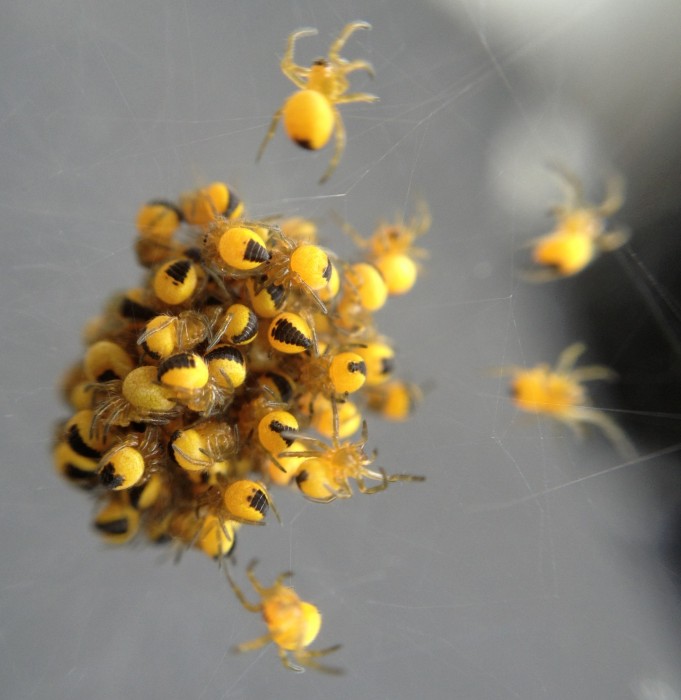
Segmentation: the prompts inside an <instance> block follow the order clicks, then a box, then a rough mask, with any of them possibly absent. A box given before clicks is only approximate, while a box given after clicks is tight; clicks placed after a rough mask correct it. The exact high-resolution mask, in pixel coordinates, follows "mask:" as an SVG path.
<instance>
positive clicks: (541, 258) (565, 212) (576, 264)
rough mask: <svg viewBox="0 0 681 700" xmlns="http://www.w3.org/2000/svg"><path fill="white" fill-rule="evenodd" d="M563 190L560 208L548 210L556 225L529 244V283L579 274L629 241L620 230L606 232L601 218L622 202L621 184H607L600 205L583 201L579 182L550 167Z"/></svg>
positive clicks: (526, 274) (615, 180) (618, 179)
mask: <svg viewBox="0 0 681 700" xmlns="http://www.w3.org/2000/svg"><path fill="white" fill-rule="evenodd" d="M551 167H552V168H553V169H554V170H555V171H556V172H557V173H558V175H559V176H560V177H561V179H562V180H563V182H564V184H565V185H566V187H567V191H568V196H567V199H566V201H565V203H564V204H558V205H556V206H554V207H552V209H551V210H550V213H551V214H552V215H553V217H554V218H555V221H556V225H555V228H554V229H553V231H551V232H550V233H548V234H546V235H545V236H541V237H539V238H535V239H533V240H531V241H529V242H528V243H527V244H526V246H525V247H531V248H532V261H533V262H534V263H535V264H536V265H538V266H539V269H537V270H531V271H527V272H524V273H523V277H525V278H526V279H527V280H529V281H531V282H548V281H550V280H555V279H559V278H561V277H570V276H572V275H576V274H577V273H578V272H581V271H582V270H583V269H584V268H585V267H587V266H588V265H589V264H590V263H591V262H593V260H594V259H595V258H596V257H597V256H598V255H599V254H600V253H604V252H608V251H613V250H617V249H618V248H620V247H621V246H623V245H624V244H625V243H626V242H627V240H629V233H628V232H627V231H625V230H624V229H613V230H607V229H606V227H605V218H606V217H608V216H610V215H611V214H614V213H615V212H616V211H618V210H619V209H620V208H621V207H622V204H623V202H624V181H623V180H622V178H621V177H619V176H613V177H611V178H610V180H609V181H608V183H607V191H606V196H605V199H604V200H603V201H602V202H601V203H600V204H596V205H593V204H590V203H588V202H586V201H585V200H584V196H583V188H582V183H581V182H580V180H579V178H578V177H577V176H576V175H575V174H574V173H571V172H570V171H568V170H565V169H563V168H561V167H559V166H555V165H554V166H551Z"/></svg>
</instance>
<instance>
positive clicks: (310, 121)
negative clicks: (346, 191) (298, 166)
mask: <svg viewBox="0 0 681 700" xmlns="http://www.w3.org/2000/svg"><path fill="white" fill-rule="evenodd" d="M358 29H371V25H370V24H369V23H368V22H351V23H350V24H348V25H346V26H345V27H344V29H343V31H342V32H341V33H340V34H339V35H338V38H337V39H336V40H335V41H334V42H333V43H332V44H331V46H330V47H329V53H328V55H327V57H326V58H318V59H317V60H316V61H315V62H314V63H313V64H312V65H311V66H310V67H309V68H306V67H304V66H299V65H297V64H296V63H294V61H293V50H294V46H295V43H296V40H297V39H299V38H300V37H302V36H312V35H314V34H316V33H317V30H316V29H299V30H298V31H296V32H293V34H291V35H290V36H289V38H288V44H287V46H286V53H285V54H284V57H283V58H282V60H281V70H282V72H283V74H284V75H285V76H286V77H287V78H288V79H289V80H290V81H291V82H292V83H293V84H294V85H295V86H296V87H297V88H299V90H298V92H294V93H293V94H292V95H291V96H290V97H289V98H288V99H287V100H286V101H285V102H284V104H283V105H282V106H281V107H280V108H279V109H278V110H277V111H276V112H275V114H274V117H272V122H271V124H270V129H269V131H268V132H267V134H266V136H265V138H264V139H263V142H262V144H261V145H260V149H259V150H258V155H257V158H256V160H260V158H261V156H262V154H263V152H264V150H265V147H266V146H267V144H268V143H269V141H270V139H271V138H272V136H274V132H275V131H276V128H277V124H278V123H279V120H280V119H281V118H282V117H283V118H284V128H285V129H286V133H287V134H288V136H289V138H290V139H291V140H292V141H295V143H297V144H298V145H299V146H301V147H302V148H307V149H309V150H313V151H316V150H318V149H320V148H323V147H324V146H325V145H326V144H327V142H328V141H329V139H330V138H331V134H332V133H334V131H335V134H336V150H335V151H334V154H333V157H332V158H331V162H330V163H329V166H328V168H327V169H326V172H325V173H324V174H323V175H322V177H321V179H320V180H319V183H320V184H322V183H324V182H326V181H327V180H328V179H329V177H330V176H331V173H333V171H334V170H335V169H336V166H337V165H338V161H339V160H340V157H341V155H342V153H343V150H344V148H345V127H344V126H343V119H342V118H341V115H340V112H339V111H338V109H337V107H336V105H340V104H347V103H349V102H375V101H376V100H378V97H377V96H376V95H370V94H368V93H364V92H350V93H349V92H347V90H348V88H349V87H350V83H349V82H348V79H347V75H348V74H349V73H352V72H354V71H357V70H365V71H367V73H369V75H371V76H372V77H373V75H374V69H373V68H372V66H371V64H370V63H369V62H368V61H364V60H356V61H347V60H346V59H344V58H342V57H341V56H340V51H341V49H342V48H343V46H344V45H345V42H346V41H347V40H348V38H349V37H350V35H351V34H353V32H355V31H357V30H358Z"/></svg>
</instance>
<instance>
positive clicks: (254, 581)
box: [246, 559, 267, 595]
mask: <svg viewBox="0 0 681 700" xmlns="http://www.w3.org/2000/svg"><path fill="white" fill-rule="evenodd" d="M257 565H258V560H257V559H252V560H251V561H250V562H249V563H248V566H247V567H246V576H248V580H249V581H250V582H251V586H253V588H254V589H255V591H256V593H258V595H262V594H263V593H264V592H265V591H266V590H267V589H266V588H265V586H263V585H262V583H260V581H259V580H258V577H257V576H256V575H255V573H254V570H255V567H256V566H257Z"/></svg>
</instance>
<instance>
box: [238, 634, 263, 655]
mask: <svg viewBox="0 0 681 700" xmlns="http://www.w3.org/2000/svg"><path fill="white" fill-rule="evenodd" d="M271 641H272V637H270V635H269V634H264V635H263V636H262V637H257V638H256V639H251V641H250V642H242V643H241V644H237V645H236V646H234V647H232V652H233V653H234V654H242V653H243V652H245V651H255V650H256V649H262V648H263V647H264V646H266V645H267V644H269V643H270V642H271Z"/></svg>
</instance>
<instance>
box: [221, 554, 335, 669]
mask: <svg viewBox="0 0 681 700" xmlns="http://www.w3.org/2000/svg"><path fill="white" fill-rule="evenodd" d="M256 564H257V561H256V560H253V561H252V562H251V563H250V564H249V565H248V568H247V569H246V575H247V576H248V580H249V581H250V582H251V585H252V586H253V588H254V589H255V592H256V593H257V594H258V596H260V601H259V602H258V603H251V602H250V601H249V600H248V599H247V598H246V596H245V595H244V593H243V591H242V590H241V589H240V588H239V587H238V586H237V585H236V583H235V582H234V580H233V579H232V577H231V576H230V574H229V571H228V570H227V567H225V574H226V575H227V581H228V582H229V585H230V586H231V588H232V590H233V591H234V594H235V595H236V597H237V598H238V599H239V602H240V603H241V605H243V606H244V608H246V610H248V611H250V612H257V613H261V614H262V617H263V620H264V621H265V624H266V625H267V634H264V635H263V636H262V637H258V638H257V639H253V640H251V641H250V642H243V643H242V644H239V645H238V646H236V647H234V651H235V652H237V653H241V652H244V651H253V650H255V649H260V648H261V647H264V646H265V645H266V644H269V643H270V642H274V643H275V644H276V645H277V646H278V647H279V658H280V659H281V662H282V663H283V664H284V666H285V667H286V668H288V669H290V670H291V671H297V672H298V673H301V672H302V671H304V670H305V669H304V667H305V666H307V667H308V668H314V669H316V670H317V671H324V672H325V673H336V674H338V673H342V672H343V671H342V669H339V668H335V667H333V666H323V665H322V664H320V663H319V662H318V661H317V660H316V659H318V658H319V657H320V656H326V655H327V654H331V653H332V652H334V651H336V650H337V649H340V644H336V645H334V646H332V647H328V648H326V649H318V650H315V651H312V650H310V649H308V648H307V647H308V646H310V644H312V642H314V640H315V639H316V638H317V635H318V634H319V630H320V628H321V625H322V616H321V614H320V612H319V610H318V609H317V608H316V607H315V606H314V605H312V603H308V602H306V601H304V600H301V599H300V597H299V596H298V594H297V593H296V592H295V591H294V590H293V589H292V588H290V587H289V586H285V585H284V584H283V583H282V581H283V580H284V579H285V578H286V577H287V576H290V575H291V574H290V572H286V573H283V574H281V575H280V576H278V577H277V578H276V580H275V581H274V583H273V584H272V586H270V587H269V588H265V587H264V586H263V585H262V584H261V583H260V581H258V579H257V578H256V576H255V574H254V573H253V570H254V569H255V566H256ZM291 657H292V658H293V659H294V660H295V661H296V662H297V663H298V664H300V666H297V665H296V664H294V663H293V661H291Z"/></svg>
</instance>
